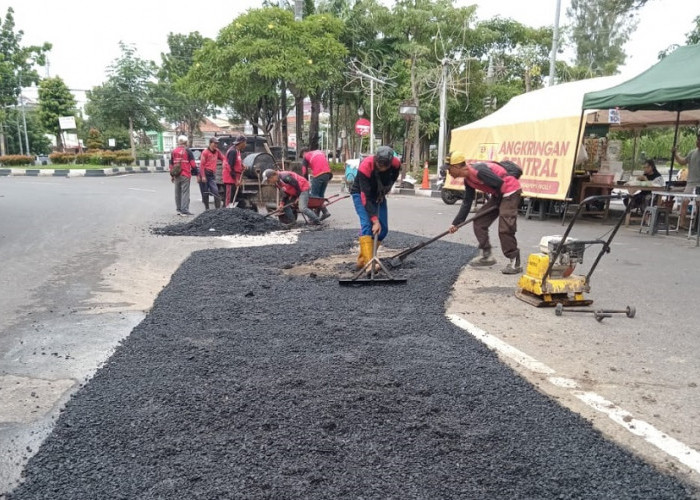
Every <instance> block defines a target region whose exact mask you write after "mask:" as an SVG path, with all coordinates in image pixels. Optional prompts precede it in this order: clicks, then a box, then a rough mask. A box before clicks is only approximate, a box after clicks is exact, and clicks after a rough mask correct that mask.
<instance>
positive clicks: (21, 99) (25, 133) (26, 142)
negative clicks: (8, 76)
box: [19, 93, 31, 156]
mask: <svg viewBox="0 0 700 500" xmlns="http://www.w3.org/2000/svg"><path fill="white" fill-rule="evenodd" d="M19 98H20V101H21V104H22V123H23V124H24V145H25V146H26V147H27V156H29V154H30V152H31V149H29V137H28V136H27V114H26V113H25V112H24V96H23V95H22V94H21V93H20V95H19Z"/></svg>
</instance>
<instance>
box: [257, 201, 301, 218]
mask: <svg viewBox="0 0 700 500" xmlns="http://www.w3.org/2000/svg"><path fill="white" fill-rule="evenodd" d="M293 205H296V201H293V202H291V203H287V204H286V205H284V206H282V207H280V208H278V209H277V210H275V211H274V212H270V213H269V214H267V215H266V216H265V217H264V218H265V219H267V218H268V217H271V216H273V215H281V214H283V213H284V210H285V209H286V208H288V207H291V206H293Z"/></svg>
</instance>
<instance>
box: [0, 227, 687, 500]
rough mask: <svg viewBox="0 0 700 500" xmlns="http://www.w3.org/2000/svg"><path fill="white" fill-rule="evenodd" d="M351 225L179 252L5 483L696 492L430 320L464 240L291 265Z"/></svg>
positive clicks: (369, 491) (330, 248)
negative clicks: (332, 264) (373, 265)
mask: <svg viewBox="0 0 700 500" xmlns="http://www.w3.org/2000/svg"><path fill="white" fill-rule="evenodd" d="M356 234H357V233H356V231H350V230H348V231H323V232H305V233H303V234H302V235H301V236H300V240H299V242H298V243H297V244H296V245H293V246H284V247H280V246H273V245H269V246H267V247H261V248H256V249H255V251H251V249H249V248H247V249H235V250H232V249H216V250H207V251H200V252H197V253H195V254H193V255H192V256H191V257H190V258H189V259H188V260H187V261H185V262H184V263H183V265H182V266H181V267H180V268H179V269H178V271H177V272H176V273H175V274H174V275H173V278H172V281H171V282H170V284H169V285H168V286H167V287H166V288H165V289H164V290H163V291H162V292H161V294H160V295H159V296H158V298H157V299H156V302H155V304H154V307H153V309H152V311H151V312H150V313H149V314H148V316H147V317H146V318H145V319H144V321H143V322H142V323H141V324H140V325H139V326H138V327H137V328H135V329H134V331H133V333H132V334H131V335H130V336H129V337H128V338H126V339H125V340H124V341H123V343H122V344H121V345H120V346H119V347H118V348H117V350H116V352H115V353H114V355H113V356H112V357H111V358H110V359H109V361H108V362H107V363H106V364H105V366H104V367H103V368H102V369H100V370H99V371H98V372H97V374H96V375H95V377H94V378H93V379H92V380H91V381H90V382H89V383H87V384H86V385H85V386H84V387H83V388H82V389H81V390H79V391H78V392H77V393H76V394H75V395H74V397H73V398H72V399H71V400H70V401H69V403H68V404H67V406H66V409H65V410H64V411H63V413H62V415H61V416H60V418H59V420H58V422H57V425H56V427H55V429H54V431H53V432H52V434H51V435H50V436H49V437H48V438H47V440H46V441H45V442H44V444H43V445H42V446H41V448H40V449H39V451H38V453H37V454H36V455H35V456H34V457H33V458H32V459H31V460H30V462H29V464H28V466H27V469H26V482H25V483H24V484H23V485H21V486H19V487H18V488H17V489H16V490H15V491H14V492H13V494H11V495H10V497H9V498H11V499H13V500H20V499H39V498H46V499H57V498H60V499H62V500H66V499H103V498H110V499H113V498H129V499H153V498H162V499H172V498H188V499H189V498H194V499H230V498H246V499H248V498H254V499H255V498H304V499H307V498H364V499H369V498H377V499H386V498H397V499H398V498H400V499H409V498H416V499H417V498H420V499H438V498H440V499H446V498H464V499H475V498H479V499H481V498H508V499H521V498H522V499H552V498H576V499H589V498H590V499H596V500H599V499H604V498H609V499H616V500H619V499H631V498H634V499H648V498H654V499H682V498H691V497H692V494H693V492H692V491H691V490H690V488H689V487H688V486H686V485H684V484H682V483H681V482H679V481H678V480H677V479H676V478H673V477H670V476H667V475H664V474H662V473H660V472H659V471H657V470H656V469H654V468H653V467H652V466H650V465H648V464H646V463H645V462H643V461H641V460H639V459H638V458H636V457H635V456H633V455H631V454H630V453H629V452H627V451H625V450H623V449H621V448H620V447H618V446H617V445H615V444H613V443H611V442H609V441H607V440H606V439H604V438H603V437H602V435H601V434H600V433H599V432H597V431H596V430H594V429H593V428H592V426H591V425H590V424H589V423H588V422H587V421H585V420H583V419H582V418H580V417H579V416H577V415H575V414H573V413H572V412H570V411H568V410H566V409H564V408H562V407H560V406H559V405H558V404H557V403H556V402H554V401H552V400H551V399H549V398H547V397H546V396H544V395H542V394H541V393H539V392H538V391H537V390H536V389H535V388H533V387H532V386H531V385H530V384H529V383H527V382H526V381H524V380H523V379H521V378H520V377H519V376H518V375H517V374H515V373H514V372H513V371H512V370H511V369H509V368H508V367H507V366H505V365H504V364H503V363H501V362H500V361H499V360H498V359H497V357H496V355H494V354H493V353H492V352H491V351H489V350H488V349H487V348H486V347H484V346H483V345H482V344H481V343H479V342H478V341H476V340H475V339H473V338H472V337H471V336H469V335H467V334H465V333H464V332H463V331H461V330H460V329H458V328H457V327H456V326H454V325H453V324H452V323H450V322H449V321H448V320H447V319H446V318H445V317H444V309H443V304H444V302H445V300H446V299H447V297H448V294H449V290H450V288H451V286H452V284H453V282H454V281H455V279H456V277H457V274H458V272H459V268H460V267H461V266H462V265H464V264H466V262H467V261H468V260H469V259H470V258H471V257H472V256H473V254H474V249H473V248H468V247H465V246H463V245H457V244H454V243H447V242H442V241H439V242H436V243H434V244H432V245H429V246H427V247H425V248H424V249H423V250H421V251H420V252H418V253H416V254H414V255H413V256H412V257H411V258H410V259H408V260H407V261H406V263H405V264H404V265H403V266H402V268H401V269H400V270H397V271H396V273H397V275H400V276H403V277H406V278H408V283H407V284H406V285H401V286H386V285H384V286H382V285H375V286H366V287H340V286H339V285H338V282H337V278H338V276H341V275H343V276H348V275H349V274H350V271H349V270H347V269H343V268H342V267H343V266H341V265H340V264H338V269H337V274H336V275H333V273H328V274H323V273H309V274H302V275H293V274H291V273H290V270H292V269H298V266H299V264H301V263H303V264H304V265H308V264H310V263H313V262H314V261H315V260H316V259H319V258H324V257H328V256H330V255H334V254H344V253H347V252H348V251H349V247H350V246H351V244H352V243H353V241H354V240H355V239H356ZM386 243H387V244H388V245H390V246H392V247H395V248H401V247H404V248H405V247H407V246H410V245H412V244H415V243H417V241H416V238H415V237H411V236H409V235H404V234H398V233H391V234H390V237H389V238H388V239H387V242H386ZM329 260H330V259H329ZM230 262H235V263H236V265H235V266H234V265H230V264H229V263H230ZM494 272H497V271H494ZM222 290H226V293H222ZM203 296H209V297H211V298H210V300H208V301H202V300H200V299H199V298H200V297H203Z"/></svg>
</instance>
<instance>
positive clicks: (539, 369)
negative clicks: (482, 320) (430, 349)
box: [448, 314, 554, 375]
mask: <svg viewBox="0 0 700 500" xmlns="http://www.w3.org/2000/svg"><path fill="white" fill-rule="evenodd" d="M448 318H449V320H450V321H452V323H454V324H455V325H457V326H458V327H460V328H461V329H462V330H466V331H467V332H469V333H470V334H471V335H473V336H474V337H476V338H477V339H479V340H481V341H482V342H483V343H484V344H486V345H487V346H489V347H491V348H492V349H494V350H495V351H497V352H498V353H500V354H503V355H504V356H506V357H508V358H510V359H512V360H513V361H516V362H517V363H518V364H521V365H523V366H524V367H525V368H527V369H528V370H530V371H533V372H535V373H542V374H544V375H552V374H554V370H552V369H551V368H550V367H548V366H547V365H545V364H544V363H540V362H539V361H537V360H536V359H534V358H532V357H530V356H528V355H527V354H525V353H524V352H522V351H519V350H518V349H516V348H515V347H513V346H511V345H509V344H506V343H505V342H503V341H502V340H500V339H497V338H496V337H494V336H493V335H490V334H488V333H486V332H485V331H483V330H482V329H480V328H478V327H476V326H474V325H472V324H471V323H469V322H468V321H467V320H466V319H464V318H462V317H461V316H458V315H456V314H450V315H448Z"/></svg>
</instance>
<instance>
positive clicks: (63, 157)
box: [49, 151, 75, 165]
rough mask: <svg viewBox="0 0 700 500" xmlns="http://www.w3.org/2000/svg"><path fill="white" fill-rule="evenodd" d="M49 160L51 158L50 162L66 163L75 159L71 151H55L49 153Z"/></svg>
mask: <svg viewBox="0 0 700 500" xmlns="http://www.w3.org/2000/svg"><path fill="white" fill-rule="evenodd" d="M49 160H51V163H54V164H56V165H68V164H69V163H73V162H74V161H75V155H74V154H72V153H63V152H59V151H57V152H55V153H51V154H50V155H49Z"/></svg>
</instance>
